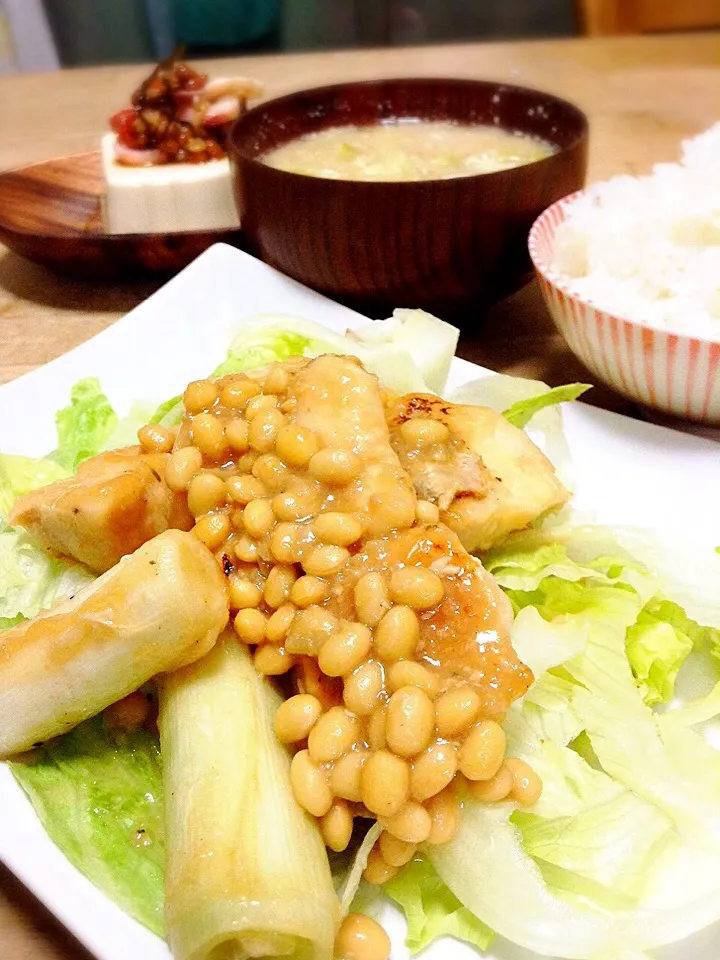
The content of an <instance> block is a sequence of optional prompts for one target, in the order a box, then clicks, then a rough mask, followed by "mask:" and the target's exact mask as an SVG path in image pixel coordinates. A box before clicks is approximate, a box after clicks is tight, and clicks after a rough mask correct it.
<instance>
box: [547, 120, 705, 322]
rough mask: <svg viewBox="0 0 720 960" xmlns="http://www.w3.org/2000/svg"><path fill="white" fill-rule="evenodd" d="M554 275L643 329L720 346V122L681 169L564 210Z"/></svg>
mask: <svg viewBox="0 0 720 960" xmlns="http://www.w3.org/2000/svg"><path fill="white" fill-rule="evenodd" d="M566 215H567V219H566V220H565V222H564V223H562V224H561V225H560V226H559V227H558V230H557V233H556V236H555V250H554V263H553V266H554V268H555V270H556V271H557V272H558V273H560V274H562V275H563V279H564V280H565V282H566V283H567V284H568V285H569V286H570V288H571V289H572V291H573V292H574V293H576V294H577V295H578V296H580V297H581V298H583V299H591V300H592V301H593V302H594V303H595V304H596V306H598V307H599V308H601V309H603V310H607V311H608V312H609V313H613V314H616V315H617V316H622V317H627V318H628V319H631V320H636V321H638V322H639V323H642V324H644V325H646V326H650V327H656V328H659V329H664V330H671V331H673V332H676V333H684V334H694V335H696V336H701V337H707V338H710V339H713V340H720V123H717V124H715V126H713V127H711V128H710V129H709V130H707V131H706V132H705V133H702V134H700V136H698V137H696V138H695V139H694V140H687V141H685V142H684V143H683V145H682V161H681V162H680V163H661V164H658V165H657V166H655V167H654V168H653V172H652V173H651V174H650V175H649V176H645V177H631V176H618V177H613V179H611V180H607V181H605V182H604V183H597V184H595V185H593V186H592V187H589V188H588V189H587V191H586V192H585V193H584V194H583V195H582V196H581V197H580V198H579V199H578V200H577V201H576V202H574V203H573V204H572V205H571V206H569V207H568V208H567V211H566Z"/></svg>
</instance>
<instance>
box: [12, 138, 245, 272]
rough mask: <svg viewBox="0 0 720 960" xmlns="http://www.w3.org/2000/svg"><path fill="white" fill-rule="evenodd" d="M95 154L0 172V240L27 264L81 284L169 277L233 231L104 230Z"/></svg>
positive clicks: (235, 238)
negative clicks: (130, 232) (137, 232)
mask: <svg viewBox="0 0 720 960" xmlns="http://www.w3.org/2000/svg"><path fill="white" fill-rule="evenodd" d="M103 192H104V181H103V175H102V166H101V160H100V152H99V151H97V150H94V151H90V152H88V153H78V154H74V155H72V156H68V157H59V158H56V159H53V160H45V161H41V162H39V163H33V164H30V165H28V166H26V167H22V168H20V169H16V170H9V171H7V172H6V173H2V174H0V241H3V242H4V243H5V244H6V245H7V246H8V247H9V248H10V249H11V250H13V251H14V252H15V253H18V254H20V256H23V257H27V259H29V260H32V261H33V262H34V263H40V264H44V265H45V266H47V267H50V268H51V269H53V270H56V271H58V272H60V273H63V274H68V275H70V276H78V277H80V278H81V279H98V278H102V279H118V278H125V277H127V278H130V279H137V277H138V276H140V275H142V274H145V273H161V274H165V275H170V274H172V273H175V272H177V271H178V270H181V269H182V268H183V267H185V266H187V265H188V263H190V262H191V261H192V260H194V259H195V257H197V256H199V255H200V254H201V253H202V252H203V250H206V249H207V248H208V247H209V246H211V245H212V244H213V243H216V242H218V241H223V242H225V243H238V242H239V240H240V234H239V232H238V231H236V230H228V231H208V230H204V231H197V232H192V233H171V234H166V235H160V234H146V235H138V236H136V235H113V234H108V233H106V232H105V228H104V225H103V218H102V205H101V198H102V194H103Z"/></svg>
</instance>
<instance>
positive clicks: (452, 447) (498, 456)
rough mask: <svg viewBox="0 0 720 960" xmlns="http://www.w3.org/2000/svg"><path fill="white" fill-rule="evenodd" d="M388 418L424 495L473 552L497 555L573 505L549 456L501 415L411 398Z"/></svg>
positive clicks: (428, 397) (395, 402) (392, 404)
mask: <svg viewBox="0 0 720 960" xmlns="http://www.w3.org/2000/svg"><path fill="white" fill-rule="evenodd" d="M386 414H387V419H388V423H389V425H390V438H391V442H392V445H393V449H394V450H395V452H396V453H397V455H398V457H399V459H400V462H401V464H402V466H403V467H404V468H405V470H406V471H407V472H408V475H409V476H410V479H411V480H412V483H413V485H414V487H415V489H416V490H417V493H418V496H420V497H422V498H424V499H426V500H429V501H430V502H431V503H434V504H436V505H437V506H438V508H439V510H440V517H441V519H442V521H443V522H444V523H445V524H447V526H448V527H450V529H451V530H453V531H454V532H455V533H456V534H457V535H458V536H459V538H460V540H461V541H462V543H463V545H464V547H465V548H466V549H467V550H470V551H472V552H475V551H478V550H487V549H489V548H490V547H492V546H493V544H495V543H498V542H500V541H501V540H503V539H504V538H505V537H506V536H507V535H508V534H509V533H512V532H513V531H514V530H521V529H522V528H523V527H526V526H527V525H528V524H529V523H531V522H532V521H533V520H536V519H537V518H538V517H540V516H542V515H543V514H545V513H548V512H549V511H551V510H555V509H557V508H558V507H561V506H562V505H563V504H564V503H565V502H566V501H567V499H568V496H569V495H568V492H567V490H566V489H565V488H564V487H563V485H562V484H561V483H560V481H559V480H558V478H557V476H556V475H555V470H554V468H553V466H552V464H551V463H550V461H549V460H548V459H547V457H546V456H545V455H544V454H543V453H542V451H540V450H539V449H538V448H537V447H536V446H535V444H534V443H533V442H532V441H531V440H530V438H529V437H528V436H527V435H526V434H525V433H524V432H523V431H522V430H519V429H518V428H517V427H514V426H513V425H512V424H510V423H508V421H507V420H506V419H505V418H504V417H503V416H501V415H500V414H499V413H496V412H495V411H494V410H490V409H489V408H487V407H475V406H460V405H457V404H453V403H447V402H445V401H444V400H441V399H440V398H439V397H436V396H433V395H432V394H409V395H407V396H404V397H399V398H395V399H392V400H390V401H389V403H388V405H387V409H386ZM433 424H434V427H433Z"/></svg>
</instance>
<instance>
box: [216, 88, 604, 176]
mask: <svg viewBox="0 0 720 960" xmlns="http://www.w3.org/2000/svg"><path fill="white" fill-rule="evenodd" d="M428 83H429V84H437V83H441V84H452V85H454V86H461V87H469V88H472V87H475V88H485V89H487V88H495V89H496V90H504V91H510V92H512V93H520V94H532V95H534V96H536V97H541V98H544V99H546V100H551V101H553V102H554V103H555V104H556V105H558V106H560V107H563V108H566V109H568V110H570V111H571V112H572V113H574V114H575V119H576V120H577V124H578V128H577V131H576V132H575V134H574V136H573V137H572V139H571V140H570V142H569V143H567V144H566V145H565V146H564V147H558V148H557V149H555V150H553V152H552V153H551V154H549V155H548V156H547V157H541V158H540V159H539V160H533V161H532V162H531V163H521V164H519V165H518V166H516V167H507V168H506V169H504V170H493V171H488V172H486V173H471V174H467V175H465V176H461V177H438V178H435V179H427V180H348V179H342V178H339V177H337V178H336V177H316V176H313V175H312V174H307V173H294V172H293V171H291V170H280V169H278V168H277V167H268V165H267V164H266V163H263V161H262V159H261V157H262V155H257V156H250V155H249V154H248V153H247V152H245V151H244V150H242V149H241V148H240V147H239V146H238V145H237V143H236V136H237V131H238V130H239V129H240V128H241V127H242V126H243V125H244V124H246V123H247V122H248V118H255V117H256V116H258V115H259V114H261V113H262V112H263V111H264V110H265V109H267V107H269V106H274V105H275V104H279V103H289V102H291V101H293V100H295V99H297V98H298V97H312V96H318V95H320V94H324V95H327V94H333V93H335V92H340V91H342V90H345V89H347V88H349V87H350V88H353V89H361V88H363V87H374V86H378V85H386V84H405V85H410V86H415V85H418V86H420V85H424V84H428ZM498 126H499V125H498ZM500 129H502V130H509V131H510V132H521V131H512V130H510V128H508V127H500ZM589 131H590V121H589V118H588V116H587V114H586V113H585V111H584V110H582V109H581V108H580V107H579V106H577V104H575V103H573V102H572V101H570V100H566V99H565V98H564V97H558V96H557V95H556V94H554V93H548V92H547V91H545V90H540V89H539V88H537V87H525V86H521V85H520V84H514V83H505V82H504V81H502V80H482V79H478V78H476V77H448V76H432V77H422V76H410V77H380V78H378V79H375V80H350V81H347V82H342V81H339V82H337V83H329V84H324V85H323V86H320V87H308V88H307V89H302V90H295V91H292V92H290V93H285V94H282V95H281V96H279V97H272V98H271V99H269V100H264V101H263V102H262V103H258V104H257V105H256V106H254V107H251V109H250V110H248V111H247V112H246V113H244V114H243V115H242V116H241V117H238V119H237V120H235V121H234V123H233V124H232V126H231V127H230V129H229V130H228V133H227V138H226V150H227V153H228V156H229V158H230V163H231V164H232V165H233V166H236V164H237V161H238V160H242V161H243V163H247V164H250V165H251V166H253V167H264V168H267V169H271V170H272V171H273V174H274V175H280V176H282V177H284V178H289V179H291V180H292V179H298V180H301V181H308V180H313V181H321V182H322V183H324V184H343V185H346V184H352V185H353V187H359V188H361V189H368V188H370V189H377V188H378V187H388V186H390V187H392V188H393V189H395V190H397V189H398V188H399V189H405V190H407V189H417V186H418V184H420V185H423V186H425V185H436V184H448V183H458V182H463V181H470V182H477V181H479V180H481V179H482V180H485V181H487V179H488V178H497V177H504V176H507V175H508V174H516V173H517V171H519V170H528V169H529V170H537V169H538V168H540V167H541V166H542V165H543V164H550V163H551V162H552V161H554V160H556V159H557V158H558V157H561V156H563V155H565V154H567V153H568V152H569V151H570V150H574V149H575V148H577V146H578V145H579V144H581V143H582V142H583V141H587V140H588V137H589ZM291 139H297V138H294V137H293V138H291Z"/></svg>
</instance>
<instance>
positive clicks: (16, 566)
mask: <svg viewBox="0 0 720 960" xmlns="http://www.w3.org/2000/svg"><path fill="white" fill-rule="evenodd" d="M92 580H94V577H93V575H92V574H91V573H89V572H88V571H87V570H86V569H85V567H83V566H81V565H80V564H78V563H67V562H65V561H64V560H59V559H56V558H55V557H51V556H50V555H49V554H47V553H45V552H44V551H43V550H41V549H40V548H39V547H38V546H37V545H36V544H35V543H34V542H33V541H32V539H31V538H30V537H29V535H28V534H27V533H26V532H25V531H24V530H22V529H20V528H19V527H10V526H8V525H7V524H5V523H3V522H2V521H0V620H2V621H11V622H6V623H5V624H4V626H11V625H12V622H18V618H24V617H34V616H36V615H37V614H38V613H39V612H40V611H41V610H45V609H47V608H48V607H50V606H52V604H53V603H54V602H55V601H57V600H61V599H64V598H67V597H72V596H73V595H74V594H75V593H77V591H78V590H80V589H81V588H82V587H84V586H86V585H87V584H88V583H91V582H92Z"/></svg>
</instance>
